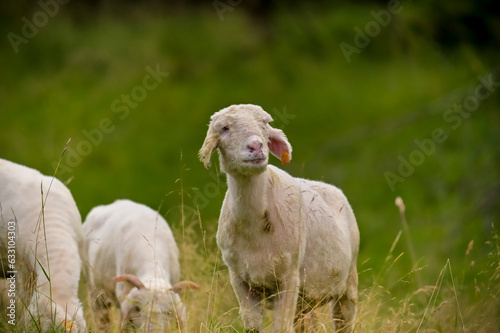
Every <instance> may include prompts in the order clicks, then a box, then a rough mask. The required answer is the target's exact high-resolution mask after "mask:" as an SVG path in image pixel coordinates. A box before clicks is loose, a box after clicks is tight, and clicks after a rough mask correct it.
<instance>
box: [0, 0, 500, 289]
mask: <svg viewBox="0 0 500 333" xmlns="http://www.w3.org/2000/svg"><path fill="white" fill-rule="evenodd" d="M61 2H65V1H61ZM492 4H493V1H453V2H451V1H445V2H439V3H436V2H432V1H430V0H425V1H414V2H411V1H400V2H394V1H392V2H386V1H350V2H348V1H336V2H327V1H318V2H307V3H306V2H299V1H250V0H248V1H247V0H243V1H234V0H233V1H229V0H221V1H203V2H200V1H182V2H181V1H173V2H162V1H144V2H133V1H107V0H100V1H99V0H93V1H83V2H82V1H80V2H73V1H69V2H67V3H59V2H57V1H56V0H50V1H49V0H45V1H44V0H42V1H40V2H34V1H10V0H9V1H4V2H2V4H0V10H1V15H0V32H1V35H2V36H3V37H2V43H1V44H0V64H1V71H0V82H1V83H0V156H1V157H2V158H5V159H9V160H12V161H15V162H18V163H21V164H24V165H27V166H30V167H33V168H36V169H39V170H40V171H41V172H43V173H45V174H54V172H55V166H56V165H57V164H58V163H59V162H60V165H59V169H58V172H57V177H58V178H59V179H61V180H62V181H64V182H68V186H69V188H70V189H71V191H72V193H73V195H74V197H75V200H76V201H77V204H78V206H79V208H80V211H81V214H82V217H83V218H84V217H85V216H86V214H87V213H88V212H89V210H90V209H91V208H92V207H94V206H96V205H100V204H107V203H110V202H112V201H114V200H115V199H117V198H130V199H132V200H136V201H138V202H142V203H145V204H147V205H149V206H151V207H153V208H159V207H160V206H161V208H160V210H161V212H162V214H164V215H165V217H166V218H167V220H168V221H169V222H170V224H172V225H174V226H177V227H179V226H180V224H181V221H182V219H183V218H184V221H185V223H188V224H190V223H191V224H193V223H194V224H195V225H197V223H198V222H197V221H198V217H197V214H198V213H199V216H200V217H201V221H203V226H204V227H205V228H208V229H210V230H214V229H215V227H216V223H217V218H218V212H219V210H220V206H221V202H222V199H223V195H224V193H225V189H226V186H225V177H224V175H222V174H219V171H218V163H217V162H216V159H217V157H216V156H214V157H213V162H214V163H213V166H212V169H211V170H205V169H204V168H203V165H202V164H201V163H200V162H199V161H198V159H197V152H198V149H199V148H200V147H201V145H202V143H203V139H204V137H205V134H206V130H207V124H208V122H209V117H210V115H211V114H212V113H214V112H215V111H218V110H219V109H221V108H224V107H226V106H229V105H231V104H237V103H252V104H258V105H261V106H262V107H263V108H264V109H265V110H267V111H268V112H269V113H270V114H271V115H273V117H274V120H275V121H274V123H273V125H274V126H275V127H279V128H281V129H283V130H284V132H285V133H286V134H287V136H288V138H289V141H290V143H291V144H292V146H293V148H294V154H293V160H292V163H291V164H290V165H287V166H280V167H282V168H283V169H284V170H286V171H287V172H289V173H290V174H292V175H294V176H298V177H305V178H311V179H319V180H324V181H326V182H329V183H332V184H335V185H336V186H338V187H340V188H341V189H342V190H343V191H344V192H345V194H346V195H347V197H348V198H349V200H350V202H351V204H352V206H353V209H354V211H355V213H356V216H357V219H358V223H359V228H360V231H361V237H362V238H361V239H362V240H361V252H360V259H359V264H358V266H359V270H360V271H361V272H363V271H365V270H370V269H372V270H375V271H377V270H379V269H380V267H381V266H382V265H383V263H384V260H385V259H386V255H387V253H388V252H389V249H390V247H391V244H392V242H393V240H394V239H395V238H396V235H397V234H398V232H399V230H401V229H402V225H401V220H400V217H399V212H398V209H397V207H396V206H395V205H394V200H395V198H396V197H397V196H401V197H402V198H403V200H404V202H405V204H406V217H407V219H408V224H409V229H410V234H411V238H412V244H413V246H414V248H415V255H416V257H417V260H418V261H419V264H420V266H423V267H425V268H424V270H423V272H422V273H419V274H422V279H424V280H425V281H424V282H427V283H434V282H435V280H436V277H437V274H438V273H439V271H440V270H441V269H442V267H443V266H444V265H445V262H446V260H447V259H448V258H450V259H451V260H452V264H453V265H455V266H454V267H458V268H462V267H463V268H465V267H468V266H469V262H468V261H467V260H466V259H465V251H466V249H467V245H468V244H469V242H470V241H471V240H474V241H475V244H476V245H475V248H474V251H475V255H476V256H478V257H481V256H486V255H487V252H488V248H487V247H485V246H484V242H485V241H486V240H487V239H489V234H490V231H491V228H492V223H497V222H498V216H499V205H498V204H499V194H500V177H499V170H500V163H499V162H500V145H499V143H500V130H499V129H500V128H499V125H500V115H499V106H500V91H498V90H500V75H499V68H500V67H499V62H498V60H499V59H500V58H499V55H500V49H499V47H498V46H499V45H500V44H499V42H500V17H499V15H498V14H499V13H498V11H496V12H495V10H494V9H493V7H492ZM391 6H393V7H391ZM391 8H393V9H394V13H391V11H390V10H391ZM387 13H389V16H387V15H386V14H387ZM384 15H385V16H384ZM377 19H378V20H377ZM360 31H361V33H360ZM347 44H348V45H349V47H348V48H347V49H346V45H347ZM346 50H350V51H349V52H351V51H352V53H350V54H348V56H346V53H345V52H346ZM353 50H355V51H353ZM349 52H348V53H349ZM155 71H156V72H157V76H156V79H154V76H152V75H151V73H152V72H155ZM488 81H489V85H486V86H481V84H482V82H488ZM477 94H479V95H480V96H486V95H487V97H485V98H483V100H479V98H477ZM467 103H468V104H467ZM460 105H463V107H465V106H467V107H470V108H472V109H474V111H471V112H463V111H462V113H460V111H459V108H460ZM439 129H442V132H439ZM435 131H438V132H439V133H441V134H440V136H439V138H440V139H439V140H438V141H439V142H437V141H436V139H434V138H433V132H435ZM444 136H446V139H444V140H443V138H444ZM70 138H71V141H70V142H69V145H68V147H67V149H66V151H65V154H64V156H62V157H61V154H62V152H63V150H64V149H65V146H66V143H67V142H68V139H70ZM415 140H418V142H424V145H423V146H419V145H418V144H417V143H416V141H415ZM430 140H431V141H430ZM430 142H432V143H430ZM422 147H423V148H422ZM403 160H404V161H407V163H409V164H408V165H411V168H410V170H407V169H408V165H406V169H405V167H404V166H402V165H403V164H405V162H402V161H403ZM271 162H272V163H273V164H276V165H279V164H280V163H279V161H278V160H277V159H272V160H271ZM411 169H413V170H411ZM401 171H402V172H401ZM389 173H390V174H389ZM402 174H404V176H402ZM394 176H397V177H401V178H394ZM388 177H389V178H390V179H391V181H389V182H388ZM395 179H397V180H395ZM391 182H392V185H391V184H390V183H391ZM181 208H182V209H181ZM181 211H182V212H183V214H181ZM195 212H196V213H195ZM200 233H201V231H200ZM403 238H404V236H403ZM407 244H408V240H404V241H400V242H399V243H398V244H397V248H396V250H395V251H394V252H395V253H397V254H399V253H401V252H405V256H407V254H408V247H407ZM412 265H413V263H412V261H411V260H409V259H408V260H406V261H403V260H402V261H401V262H400V263H398V265H397V266H398V267H396V268H395V269H393V270H391V274H394V275H395V277H394V279H396V280H397V279H398V278H400V277H401V275H402V274H404V273H406V272H408V271H410V270H411V268H412ZM458 268H457V270H458ZM477 270H480V268H477ZM363 278H364V275H363V273H361V275H360V279H361V283H367V282H366V280H363ZM466 279H467V276H466V277H465V278H464V281H466ZM464 283H465V282H464Z"/></svg>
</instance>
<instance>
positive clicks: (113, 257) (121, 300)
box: [83, 200, 199, 332]
mask: <svg viewBox="0 0 500 333" xmlns="http://www.w3.org/2000/svg"><path fill="white" fill-rule="evenodd" d="M83 230H84V232H85V236H86V239H87V248H88V258H89V265H90V270H91V271H90V272H89V274H88V275H89V287H90V288H91V290H94V292H101V291H102V293H103V296H104V298H105V299H104V300H102V299H101V298H99V299H98V301H97V306H98V310H97V311H96V312H97V314H99V312H103V311H104V312H105V310H104V309H103V307H104V306H107V305H108V304H105V303H107V302H111V303H112V304H114V305H116V306H118V307H120V310H121V313H122V319H123V320H124V324H126V323H127V322H129V321H131V322H132V323H133V325H134V326H135V327H136V328H141V329H145V330H147V331H150V332H163V331H165V330H169V329H170V321H172V320H176V321H177V323H178V326H179V327H180V328H183V326H184V324H185V320H186V310H185V308H184V306H183V304H182V303H181V299H180V297H179V295H178V294H177V293H178V292H179V291H180V290H182V289H183V288H185V287H189V288H192V289H199V286H198V285H196V284H195V283H193V282H190V281H182V282H178V283H176V284H175V285H173V286H172V283H175V282H177V281H178V280H179V274H180V268H179V259H178V257H179V250H178V248H177V245H176V243H175V239H174V236H173V234H172V231H171V230H170V228H169V226H168V224H167V221H165V219H163V218H162V217H161V216H160V215H159V214H158V212H156V211H154V210H152V209H151V208H149V207H146V206H144V205H142V204H138V203H135V202H132V201H130V200H116V201H115V202H114V203H112V204H109V205H105V206H98V207H95V208H93V209H92V210H91V211H90V213H89V214H88V216H87V218H86V219H85V223H84V224H83Z"/></svg>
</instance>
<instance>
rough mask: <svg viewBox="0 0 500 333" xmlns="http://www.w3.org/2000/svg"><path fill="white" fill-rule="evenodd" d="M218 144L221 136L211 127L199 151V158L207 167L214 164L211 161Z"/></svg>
mask: <svg viewBox="0 0 500 333" xmlns="http://www.w3.org/2000/svg"><path fill="white" fill-rule="evenodd" d="M218 144H219V136H218V135H216V134H215V133H213V130H212V129H211V128H209V129H208V132H207V136H206V137H205V141H204V142H203V146H201V149H200V151H199V152H198V158H199V159H200V161H201V162H202V163H203V165H205V168H207V169H208V168H210V166H211V165H212V163H211V162H210V158H211V157H212V154H213V152H214V150H215V149H216V148H217V145H218Z"/></svg>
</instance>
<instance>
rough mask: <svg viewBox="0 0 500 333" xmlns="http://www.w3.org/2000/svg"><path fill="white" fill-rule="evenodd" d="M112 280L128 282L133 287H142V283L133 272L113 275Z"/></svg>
mask: <svg viewBox="0 0 500 333" xmlns="http://www.w3.org/2000/svg"><path fill="white" fill-rule="evenodd" d="M113 282H128V283H130V284H131V285H133V286H134V287H137V289H144V288H146V287H144V284H143V283H142V282H141V280H139V278H138V277H137V276H135V275H133V274H122V275H118V276H115V277H114V278H113Z"/></svg>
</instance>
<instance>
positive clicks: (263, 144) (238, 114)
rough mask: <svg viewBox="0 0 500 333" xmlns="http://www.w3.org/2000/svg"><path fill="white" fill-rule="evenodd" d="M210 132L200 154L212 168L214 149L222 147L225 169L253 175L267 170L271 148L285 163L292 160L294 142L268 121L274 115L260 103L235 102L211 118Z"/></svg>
mask: <svg viewBox="0 0 500 333" xmlns="http://www.w3.org/2000/svg"><path fill="white" fill-rule="evenodd" d="M210 119H211V121H210V124H209V127H208V132H207V136H206V138H205V141H204V143H203V146H202V147H201V149H200V151H199V158H200V160H201V161H202V162H203V164H204V165H205V167H206V168H209V167H210V165H211V163H210V158H211V155H212V153H213V152H214V151H215V149H218V151H219V159H220V164H221V169H222V171H224V172H226V173H229V174H241V175H251V174H256V173H260V172H262V171H264V170H265V169H266V167H267V163H268V159H269V152H271V154H273V155H274V156H276V157H278V158H279V159H281V161H282V163H283V164H287V163H289V162H290V160H291V156H292V146H291V145H290V143H289V142H288V140H287V138H286V135H285V133H283V131H281V130H280V129H275V128H272V127H271V125H269V123H270V122H272V121H273V118H272V117H271V116H270V115H269V113H267V112H266V111H264V110H263V109H262V108H261V107H260V106H257V105H252V104H240V105H232V106H230V107H227V108H225V109H222V110H220V111H218V112H216V113H214V114H213V115H212V117H211V118H210Z"/></svg>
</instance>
